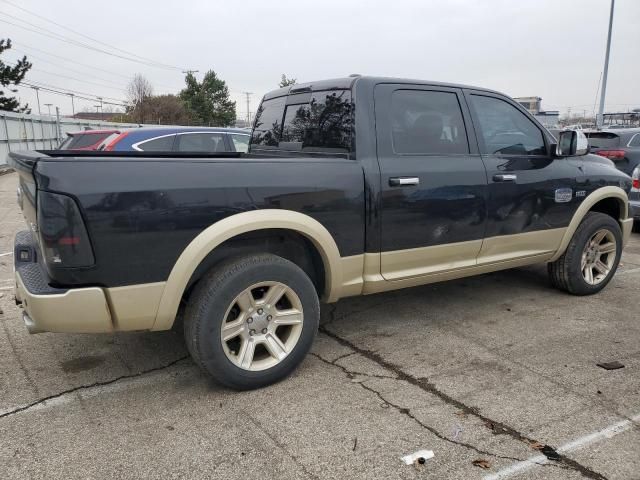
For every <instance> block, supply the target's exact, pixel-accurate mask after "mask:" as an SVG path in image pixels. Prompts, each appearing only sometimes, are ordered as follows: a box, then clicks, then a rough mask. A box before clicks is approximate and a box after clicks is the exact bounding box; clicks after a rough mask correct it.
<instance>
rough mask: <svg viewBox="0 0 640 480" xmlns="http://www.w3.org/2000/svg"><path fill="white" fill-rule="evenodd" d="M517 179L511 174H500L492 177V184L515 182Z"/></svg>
mask: <svg viewBox="0 0 640 480" xmlns="http://www.w3.org/2000/svg"><path fill="white" fill-rule="evenodd" d="M517 179H518V176H517V175H514V174H512V173H500V174H498V175H494V176H493V181H494V182H515V181H516V180H517Z"/></svg>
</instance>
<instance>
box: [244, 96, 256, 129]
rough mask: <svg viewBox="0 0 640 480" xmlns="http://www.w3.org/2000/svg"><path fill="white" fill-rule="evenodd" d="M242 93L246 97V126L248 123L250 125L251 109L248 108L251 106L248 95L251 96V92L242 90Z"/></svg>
mask: <svg viewBox="0 0 640 480" xmlns="http://www.w3.org/2000/svg"><path fill="white" fill-rule="evenodd" d="M242 93H244V94H245V95H246V97H247V127H248V126H249V125H251V110H250V108H251V99H250V97H251V95H253V92H242Z"/></svg>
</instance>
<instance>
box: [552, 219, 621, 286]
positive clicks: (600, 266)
mask: <svg viewBox="0 0 640 480" xmlns="http://www.w3.org/2000/svg"><path fill="white" fill-rule="evenodd" d="M621 255H622V231H621V229H620V225H619V224H618V222H616V221H615V220H614V219H613V218H611V217H610V216H609V215H605V214H604V213H598V212H589V213H588V214H587V215H586V216H585V218H584V219H583V220H582V223H580V225H579V226H578V229H577V230H576V232H575V233H574V234H573V237H572V238H571V241H570V242H569V245H568V246H567V250H566V251H565V252H564V254H563V255H562V256H561V257H560V258H558V260H556V261H555V262H551V263H549V264H548V271H549V278H550V280H551V283H552V284H553V285H554V286H555V287H557V288H559V289H561V290H565V291H567V292H569V293H572V294H574V295H591V294H594V293H597V292H599V291H600V290H602V289H603V288H604V287H605V286H606V285H607V284H608V283H609V281H610V280H611V278H612V277H613V275H614V274H615V272H616V270H617V268H618V263H619V262H620V256H621Z"/></svg>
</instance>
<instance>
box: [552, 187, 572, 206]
mask: <svg viewBox="0 0 640 480" xmlns="http://www.w3.org/2000/svg"><path fill="white" fill-rule="evenodd" d="M572 198H573V190H572V189H570V188H558V189H556V195H555V200H556V203H566V202H570V201H571V199H572Z"/></svg>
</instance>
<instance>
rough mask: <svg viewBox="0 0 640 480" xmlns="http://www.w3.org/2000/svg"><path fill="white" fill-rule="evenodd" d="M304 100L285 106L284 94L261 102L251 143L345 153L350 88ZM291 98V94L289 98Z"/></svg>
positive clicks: (349, 130)
mask: <svg viewBox="0 0 640 480" xmlns="http://www.w3.org/2000/svg"><path fill="white" fill-rule="evenodd" d="M301 97H306V98H305V101H304V102H301V103H292V101H291V100H290V101H289V105H286V103H287V102H286V99H287V97H281V98H276V99H273V100H267V101H265V102H263V103H262V105H261V106H260V109H259V110H258V113H257V116H256V123H255V128H254V131H253V136H252V138H251V145H252V146H257V147H258V148H264V147H272V148H277V149H279V150H292V151H307V152H326V153H348V152H350V151H351V138H352V134H353V104H352V103H351V92H350V91H349V90H331V91H321V92H313V93H312V94H310V95H307V96H305V95H302V96H301ZM291 98H293V97H291Z"/></svg>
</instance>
